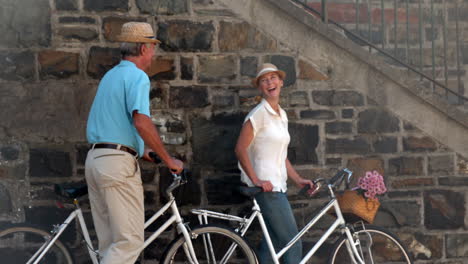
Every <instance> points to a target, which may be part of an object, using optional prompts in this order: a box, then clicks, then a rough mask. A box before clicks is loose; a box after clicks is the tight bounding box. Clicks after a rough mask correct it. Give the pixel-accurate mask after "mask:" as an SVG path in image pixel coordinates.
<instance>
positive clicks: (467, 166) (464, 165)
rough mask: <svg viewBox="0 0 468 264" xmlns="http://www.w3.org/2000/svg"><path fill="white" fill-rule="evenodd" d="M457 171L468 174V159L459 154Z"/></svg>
mask: <svg viewBox="0 0 468 264" xmlns="http://www.w3.org/2000/svg"><path fill="white" fill-rule="evenodd" d="M456 166H457V168H456V170H457V172H458V173H459V174H464V175H468V159H466V158H464V157H463V156H461V155H457V165H456Z"/></svg>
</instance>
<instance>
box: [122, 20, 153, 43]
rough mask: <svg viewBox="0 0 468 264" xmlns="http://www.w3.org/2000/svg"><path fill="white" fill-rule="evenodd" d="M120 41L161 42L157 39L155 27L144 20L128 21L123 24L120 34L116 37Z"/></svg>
mask: <svg viewBox="0 0 468 264" xmlns="http://www.w3.org/2000/svg"><path fill="white" fill-rule="evenodd" d="M116 39H117V41H120V42H136V43H160V42H161V41H159V40H157V39H156V36H155V35H154V32H153V28H152V27H151V25H150V24H148V23H144V22H127V23H125V24H123V25H122V30H121V31H120V35H118V36H117V37H116Z"/></svg>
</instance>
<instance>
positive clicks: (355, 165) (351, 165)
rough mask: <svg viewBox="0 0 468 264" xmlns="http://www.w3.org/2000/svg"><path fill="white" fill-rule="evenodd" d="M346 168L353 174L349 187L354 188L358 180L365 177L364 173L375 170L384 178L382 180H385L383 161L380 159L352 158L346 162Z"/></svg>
mask: <svg viewBox="0 0 468 264" xmlns="http://www.w3.org/2000/svg"><path fill="white" fill-rule="evenodd" d="M346 167H348V169H350V170H351V171H352V172H353V178H352V181H351V186H356V185H357V181H358V179H359V178H360V177H364V176H366V172H368V171H374V170H376V171H378V172H379V173H380V174H381V175H382V176H384V180H387V177H385V170H384V161H383V160H382V159H380V158H352V159H349V160H348V164H347V166H346Z"/></svg>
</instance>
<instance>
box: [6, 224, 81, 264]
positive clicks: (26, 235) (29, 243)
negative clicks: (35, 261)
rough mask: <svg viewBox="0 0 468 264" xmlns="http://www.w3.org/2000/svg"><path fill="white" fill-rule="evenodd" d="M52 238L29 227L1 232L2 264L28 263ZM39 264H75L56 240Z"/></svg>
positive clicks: (16, 227)
mask: <svg viewBox="0 0 468 264" xmlns="http://www.w3.org/2000/svg"><path fill="white" fill-rule="evenodd" d="M50 236H51V235H50V233H48V232H45V231H43V230H41V229H37V228H34V227H27V226H14V227H10V228H7V229H5V230H2V231H0V256H1V262H2V264H24V263H27V262H28V260H29V259H30V258H31V257H32V256H33V255H34V254H35V253H36V252H37V251H38V250H39V248H41V246H42V245H44V243H45V242H46V241H48V239H49V238H50ZM31 263H32V262H31ZM39 263H41V264H73V259H72V257H71V255H70V253H69V251H68V249H67V248H66V246H65V245H64V244H63V243H62V242H60V241H59V240H56V241H55V243H54V244H53V245H52V246H51V247H50V249H49V250H48V251H47V253H46V254H45V255H44V257H43V258H42V259H41V261H39Z"/></svg>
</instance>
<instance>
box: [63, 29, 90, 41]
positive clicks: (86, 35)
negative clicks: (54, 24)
mask: <svg viewBox="0 0 468 264" xmlns="http://www.w3.org/2000/svg"><path fill="white" fill-rule="evenodd" d="M58 35H60V36H61V37H62V38H64V39H65V40H79V41H84V42H87V41H93V40H97V38H98V36H99V34H98V33H97V32H96V30H94V29H91V28H84V27H62V28H59V29H58Z"/></svg>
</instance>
